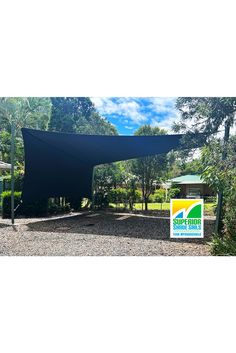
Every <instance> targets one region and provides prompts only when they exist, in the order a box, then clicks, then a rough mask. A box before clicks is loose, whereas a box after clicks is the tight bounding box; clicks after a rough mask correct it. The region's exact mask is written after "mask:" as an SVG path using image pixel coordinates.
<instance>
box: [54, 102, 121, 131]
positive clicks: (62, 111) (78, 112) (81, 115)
mask: <svg viewBox="0 0 236 353" xmlns="http://www.w3.org/2000/svg"><path fill="white" fill-rule="evenodd" d="M51 102H52V114H51V119H50V122H49V130H50V131H59V132H74V133H80V134H88V135H92V134H96V135H117V131H116V129H115V127H114V126H113V125H112V124H111V123H109V122H108V121H107V120H105V119H104V118H102V117H101V116H100V115H99V113H98V112H97V111H96V109H95V106H94V104H93V103H92V101H91V100H90V99H89V98H87V97H54V98H51Z"/></svg>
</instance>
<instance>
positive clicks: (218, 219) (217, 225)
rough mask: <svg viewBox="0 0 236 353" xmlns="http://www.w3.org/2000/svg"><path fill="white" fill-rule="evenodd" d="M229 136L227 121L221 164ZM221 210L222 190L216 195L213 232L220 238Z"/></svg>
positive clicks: (224, 156)
mask: <svg viewBox="0 0 236 353" xmlns="http://www.w3.org/2000/svg"><path fill="white" fill-rule="evenodd" d="M229 136H230V121H229V120H228V121H227V122H226V124H225V134H224V146H223V152H222V162H223V161H224V160H225V159H226V158H227V144H228V141H229ZM222 208H223V190H220V191H219V193H218V203H217V209H216V223H215V232H216V233H218V234H219V235H221V236H222V231H223V219H222V218H223V217H222V213H223V212H222Z"/></svg>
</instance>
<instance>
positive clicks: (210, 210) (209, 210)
mask: <svg viewBox="0 0 236 353" xmlns="http://www.w3.org/2000/svg"><path fill="white" fill-rule="evenodd" d="M110 205H111V206H112V207H114V208H115V207H116V205H115V204H114V203H112V204H110ZM117 206H118V208H124V204H121V203H120V204H118V205H117ZM214 206H215V204H214V203H205V204H204V211H205V213H206V214H207V215H212V216H213V215H214ZM143 207H144V205H143ZM134 208H135V209H136V210H138V211H140V210H142V203H141V202H140V203H135V204H134ZM148 210H150V211H152V210H170V203H169V202H164V203H162V204H161V203H149V204H148Z"/></svg>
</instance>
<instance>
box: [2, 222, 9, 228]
mask: <svg viewBox="0 0 236 353" xmlns="http://www.w3.org/2000/svg"><path fill="white" fill-rule="evenodd" d="M6 227H10V224H5V223H0V228H6Z"/></svg>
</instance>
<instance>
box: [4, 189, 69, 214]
mask: <svg viewBox="0 0 236 353" xmlns="http://www.w3.org/2000/svg"><path fill="white" fill-rule="evenodd" d="M14 201H15V207H16V206H18V205H19V204H20V201H21V192H19V191H15V192H14ZM69 211H70V205H69V204H68V203H66V204H65V205H60V204H56V203H55V202H53V201H52V200H51V199H50V200H47V199H42V200H39V201H35V202H32V203H30V204H28V203H27V205H24V204H21V205H20V206H19V207H18V208H17V210H16V212H15V216H16V217H17V216H25V217H42V216H47V215H55V214H59V213H66V212H69ZM2 217H3V218H10V217H11V191H4V192H3V193H2Z"/></svg>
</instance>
